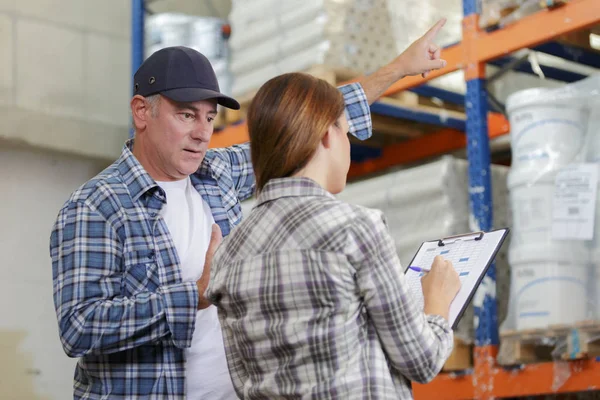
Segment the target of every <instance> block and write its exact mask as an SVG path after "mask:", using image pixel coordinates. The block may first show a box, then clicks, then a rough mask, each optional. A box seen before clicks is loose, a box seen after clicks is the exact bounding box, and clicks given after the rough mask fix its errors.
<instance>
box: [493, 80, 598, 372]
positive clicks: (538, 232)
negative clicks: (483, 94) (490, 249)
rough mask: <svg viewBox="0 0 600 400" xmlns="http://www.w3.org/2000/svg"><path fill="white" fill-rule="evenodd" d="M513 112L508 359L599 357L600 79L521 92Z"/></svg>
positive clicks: (510, 105) (504, 343)
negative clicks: (556, 87) (545, 353)
mask: <svg viewBox="0 0 600 400" xmlns="http://www.w3.org/2000/svg"><path fill="white" fill-rule="evenodd" d="M507 109H508V111H509V118H510V123H511V145H512V151H513V163H512V166H511V170H510V173H509V177H508V186H509V193H510V202H511V207H512V209H513V215H514V224H513V238H512V239H513V240H512V242H511V246H510V250H509V261H510V265H511V269H512V279H511V288H510V302H509V304H510V306H509V313H508V315H507V318H506V319H505V320H504V321H503V324H502V327H501V339H502V340H501V346H500V352H499V356H498V358H499V361H500V362H501V363H503V364H515V363H523V362H539V361H549V360H551V359H565V358H566V359H576V358H580V357H583V356H586V355H594V354H595V355H599V354H598V352H597V350H596V351H595V350H594V349H593V347H592V346H593V343H594V342H596V341H597V340H598V337H600V322H598V321H600V239H599V238H600V232H599V229H600V201H599V200H598V198H599V197H598V185H599V179H600V167H599V163H600V157H599V156H598V154H600V118H599V117H598V115H599V112H600V76H598V75H596V76H592V77H590V78H586V79H584V80H582V81H579V82H577V83H574V84H569V85H564V86H563V87H561V88H559V89H547V88H538V89H528V90H524V91H519V92H516V93H514V94H513V95H512V96H511V97H509V100H508V102H507ZM525 348H526V349H527V351H524V350H523V349H525ZM544 348H546V349H547V348H551V350H552V351H551V353H550V354H549V355H547V356H544V355H541V354H542V352H541V350H542V349H544ZM594 351H595V353H594ZM557 378H560V379H561V382H563V381H564V379H567V378H568V374H567V375H566V376H563V375H561V376H557Z"/></svg>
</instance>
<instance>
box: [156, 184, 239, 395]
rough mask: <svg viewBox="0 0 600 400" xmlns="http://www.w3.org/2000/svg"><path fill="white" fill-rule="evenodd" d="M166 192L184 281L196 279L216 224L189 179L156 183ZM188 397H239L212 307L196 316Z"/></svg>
mask: <svg viewBox="0 0 600 400" xmlns="http://www.w3.org/2000/svg"><path fill="white" fill-rule="evenodd" d="M157 183H158V185H159V186H160V187H161V188H162V189H163V190H164V191H165V193H166V195H167V204H166V205H165V206H163V208H162V210H161V216H162V218H163V219H164V221H165V222H166V223H167V227H168V228H169V231H170V233H171V238H172V239H173V242H174V243H175V248H176V249H177V254H178V255H179V260H180V261H181V275H182V279H183V280H184V281H197V280H198V279H199V278H200V276H201V275H202V270H203V269H204V257H205V255H206V250H207V249H208V243H209V242H210V232H211V226H212V224H213V223H214V219H213V216H212V213H211V211H210V207H209V206H208V204H207V203H206V202H205V201H204V200H203V199H202V196H200V194H199V193H198V192H197V191H196V189H194V187H193V185H192V183H191V181H190V178H187V179H183V180H180V181H175V182H157ZM185 370H186V384H187V385H186V394H187V399H190V400H196V399H211V400H212V399H215V400H219V399H223V400H230V399H237V396H236V394H235V390H234V389H233V385H232V383H231V378H230V377H229V370H228V369H227V360H226V358H225V349H224V345H223V336H222V333H221V326H220V324H219V319H218V315H217V308H216V307H215V306H210V307H208V308H207V309H205V310H200V311H198V313H197V316H196V329H195V330H194V336H193V337H192V347H190V348H189V349H186V368H185Z"/></svg>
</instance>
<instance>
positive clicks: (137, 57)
mask: <svg viewBox="0 0 600 400" xmlns="http://www.w3.org/2000/svg"><path fill="white" fill-rule="evenodd" d="M144 13H145V4H144V0H131V91H132V93H133V75H135V72H136V71H137V69H138V68H139V67H140V65H142V63H143V62H144V26H145V24H144ZM129 137H133V129H130V130H129Z"/></svg>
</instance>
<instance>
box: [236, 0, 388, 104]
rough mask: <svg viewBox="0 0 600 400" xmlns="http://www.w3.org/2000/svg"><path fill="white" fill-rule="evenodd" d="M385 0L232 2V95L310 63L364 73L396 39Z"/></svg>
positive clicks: (376, 64)
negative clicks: (233, 77) (233, 80)
mask: <svg viewBox="0 0 600 400" xmlns="http://www.w3.org/2000/svg"><path fill="white" fill-rule="evenodd" d="M386 3H387V1H386V0H368V1H367V0H289V1H278V0H251V1H239V0H238V1H234V2H233V7H232V11H231V14H230V22H231V28H232V36H231V40H230V47H231V53H232V61H231V68H232V72H233V74H234V76H235V82H234V85H233V95H234V96H240V95H244V94H247V93H250V92H252V91H253V90H256V89H257V88H258V87H260V86H261V85H262V84H263V83H264V82H266V81H267V80H268V79H270V78H272V77H274V76H276V75H279V74H282V73H286V72H292V71H302V70H306V69H307V68H309V67H311V66H314V65H319V64H322V65H327V66H328V67H331V68H349V69H352V70H353V71H356V72H357V73H369V72H372V71H374V70H375V69H377V68H378V67H380V66H382V65H384V64H385V63H387V62H389V61H391V59H392V58H393V57H394V55H395V54H396V43H395V40H394V35H393V34H392V27H391V21H390V18H389V13H388V10H387V7H386Z"/></svg>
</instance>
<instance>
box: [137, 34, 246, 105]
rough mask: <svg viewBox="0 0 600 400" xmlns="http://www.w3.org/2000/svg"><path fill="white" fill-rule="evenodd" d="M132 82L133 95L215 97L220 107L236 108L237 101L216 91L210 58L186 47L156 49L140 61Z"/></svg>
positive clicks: (187, 98) (191, 99)
mask: <svg viewBox="0 0 600 400" xmlns="http://www.w3.org/2000/svg"><path fill="white" fill-rule="evenodd" d="M133 81H134V88H133V94H134V95H136V94H139V95H140V96H144V97H148V96H151V95H153V94H158V93H160V94H161V95H163V96H166V97H168V98H169V99H171V100H175V101H178V102H182V103H192V102H196V101H200V100H208V99H217V102H218V103H219V104H220V105H222V106H224V107H227V108H232V109H234V110H239V108H240V103H238V102H237V101H236V100H234V99H233V98H231V97H229V96H225V95H224V94H223V93H221V92H220V89H219V82H217V76H216V75H215V71H214V70H213V67H212V65H210V61H208V59H207V58H206V57H205V56H204V55H203V54H201V53H199V52H197V51H196V50H194V49H191V48H189V47H183V46H177V47H166V48H164V49H160V50H158V51H157V52H155V53H154V54H152V55H151V56H150V57H148V58H147V59H146V61H144V63H143V64H142V65H141V66H140V68H139V69H138V70H137V72H136V73H135V75H134V77H133Z"/></svg>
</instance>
